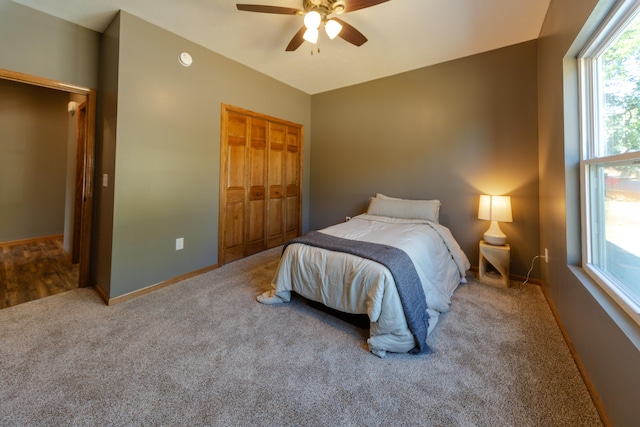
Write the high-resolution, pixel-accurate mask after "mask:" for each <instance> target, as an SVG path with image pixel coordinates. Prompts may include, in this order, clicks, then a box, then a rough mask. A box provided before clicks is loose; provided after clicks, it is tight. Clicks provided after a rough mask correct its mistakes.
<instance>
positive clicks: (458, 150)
mask: <svg viewBox="0 0 640 427" xmlns="http://www.w3.org/2000/svg"><path fill="white" fill-rule="evenodd" d="M312 123H313V125H314V126H313V132H312V139H313V156H312V158H311V171H312V172H311V228H312V229H317V228H321V227H325V226H327V225H330V224H333V223H336V222H340V221H343V220H344V218H345V216H347V215H349V216H352V215H356V214H358V213H361V212H363V211H365V210H366V207H367V204H368V198H369V197H370V196H373V195H374V194H375V193H376V192H382V193H385V194H388V195H391V196H398V197H405V198H427V199H439V200H441V201H442V208H441V213H440V222H441V223H442V224H444V225H446V226H447V227H449V228H450V229H451V231H452V233H453V235H454V236H455V238H456V239H457V240H458V242H459V243H460V245H461V247H462V249H463V250H464V252H465V253H466V254H467V256H468V257H469V260H470V261H471V263H472V265H476V266H477V265H478V241H479V240H480V239H482V234H483V233H484V231H485V230H486V229H487V228H488V227H489V223H488V221H481V220H479V219H478V218H477V215H478V201H479V195H480V194H482V193H491V194H508V195H510V196H511V197H512V208H513V218H514V222H513V223H501V225H500V226H501V228H502V229H503V231H504V232H505V233H506V235H507V236H508V241H509V242H510V243H511V245H512V251H513V252H512V263H511V270H512V273H514V274H517V275H521V276H524V275H526V273H527V270H528V269H529V265H530V263H531V260H532V258H533V257H534V256H535V255H538V254H539V247H538V244H539V236H538V151H537V150H538V145H537V77H536V42H535V41H530V42H526V43H522V44H518V45H515V46H511V47H507V48H504V49H499V50H494V51H491V52H486V53H482V54H479V55H474V56H470V57H467V58H463V59H459V60H456V61H451V62H447V63H443V64H438V65H434V66H431V67H427V68H422V69H418V70H414V71H410V72H407V73H403V74H400V75H396V76H392V77H388V78H384V79H380V80H375V81H372V82H368V83H363V84H359V85H356V86H351V87H348V88H344V89H339V90H335V91H331V92H326V93H323V94H319V95H314V96H313V97H312ZM533 277H539V274H538V270H537V266H536V270H535V271H534V272H533Z"/></svg>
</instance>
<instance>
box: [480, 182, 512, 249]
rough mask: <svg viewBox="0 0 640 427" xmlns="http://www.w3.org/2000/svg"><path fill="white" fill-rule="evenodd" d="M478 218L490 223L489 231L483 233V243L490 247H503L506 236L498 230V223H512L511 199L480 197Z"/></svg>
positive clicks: (485, 195) (507, 197) (484, 195)
mask: <svg viewBox="0 0 640 427" xmlns="http://www.w3.org/2000/svg"><path fill="white" fill-rule="evenodd" d="M478 218H480V219H486V220H489V221H491V225H490V226H489V229H487V231H485V233H484V240H485V242H487V243H489V244H490V245H504V244H505V243H507V236H506V235H505V234H504V233H503V232H502V230H501V229H500V225H498V221H503V222H511V221H513V218H512V215H511V197H509V196H490V195H487V194H483V195H481V196H480V206H479V207H478Z"/></svg>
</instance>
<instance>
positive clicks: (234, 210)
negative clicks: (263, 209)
mask: <svg viewBox="0 0 640 427" xmlns="http://www.w3.org/2000/svg"><path fill="white" fill-rule="evenodd" d="M247 129H248V120H247V118H246V117H245V116H242V115H238V114H229V116H228V120H227V144H226V147H225V148H226V150H225V152H224V153H223V154H225V157H224V159H223V162H224V163H223V172H224V226H223V230H224V237H223V245H224V260H223V262H230V261H233V260H236V259H239V258H242V257H243V256H244V253H245V231H244V230H245V222H246V218H245V216H246V213H247V212H246V210H245V205H246V203H245V199H246V196H245V194H246V192H247V188H246V184H245V182H246V179H245V174H246V170H247V168H246V156H247Z"/></svg>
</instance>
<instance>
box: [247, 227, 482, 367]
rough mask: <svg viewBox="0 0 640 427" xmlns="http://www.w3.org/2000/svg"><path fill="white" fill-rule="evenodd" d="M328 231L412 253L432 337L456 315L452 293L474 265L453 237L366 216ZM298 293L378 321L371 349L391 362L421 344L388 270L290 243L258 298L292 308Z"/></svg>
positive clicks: (352, 257) (439, 230)
mask: <svg viewBox="0 0 640 427" xmlns="http://www.w3.org/2000/svg"><path fill="white" fill-rule="evenodd" d="M320 231H321V232H322V233H326V234H330V235H333V236H337V237H342V238H346V239H353V240H363V241H368V242H374V243H382V244H386V245H390V246H395V247H397V248H400V249H402V250H403V251H404V252H406V253H407V254H408V255H409V256H410V257H411V259H412V260H413V263H414V265H415V268H416V271H417V273H418V275H419V277H420V280H421V282H422V287H423V289H424V294H425V297H426V300H427V308H428V312H429V315H430V319H429V332H431V330H433V327H434V326H435V324H436V322H437V320H438V316H439V314H440V313H443V312H446V311H448V310H449V305H450V304H451V295H452V293H453V291H454V290H455V289H456V287H457V286H458V284H459V283H461V282H464V281H465V279H464V278H465V272H466V271H467V270H468V269H469V266H470V264H469V260H468V259H467V257H466V255H465V254H464V253H463V252H462V250H461V249H460V246H459V245H458V243H457V242H456V241H455V239H454V238H453V236H452V235H451V233H450V231H449V230H448V229H447V228H446V227H444V226H442V225H439V224H436V223H434V222H430V221H426V220H406V219H397V218H389V217H381V216H375V215H367V214H363V215H359V216H357V217H354V218H353V219H352V220H351V221H348V222H344V223H340V224H337V225H334V226H331V227H328V228H325V229H323V230H320ZM291 291H294V292H296V293H298V294H299V295H302V296H303V297H305V298H308V299H311V300H313V301H317V302H320V303H322V304H324V305H326V306H328V307H331V308H334V309H336V310H340V311H343V312H346V313H355V314H367V315H368V316H369V319H370V321H371V329H370V338H369V339H368V340H367V343H368V345H369V350H370V351H371V352H373V353H374V354H376V355H378V356H380V357H384V356H385V354H386V352H387V351H392V352H399V353H404V352H407V351H409V350H411V349H412V348H413V347H414V346H415V343H414V338H413V336H412V334H411V332H410V331H409V329H408V327H407V321H406V319H405V316H404V312H403V309H402V305H401V303H400V298H399V296H398V292H397V290H396V288H395V283H394V280H393V277H392V275H391V273H390V272H389V270H388V269H387V268H386V267H384V266H382V265H381V264H378V263H376V262H374V261H370V260H367V259H363V258H360V257H357V256H355V255H350V254H345V253H340V252H333V251H328V250H325V249H320V248H316V247H313V246H307V245H302V244H297V243H293V244H290V245H289V246H288V247H287V248H286V250H285V252H284V254H283V256H282V259H281V261H280V265H279V266H278V270H277V271H276V274H275V277H274V279H273V281H272V289H271V290H270V291H267V292H265V293H264V294H262V295H260V296H258V301H260V302H262V303H265V304H275V303H281V302H288V301H290V299H291Z"/></svg>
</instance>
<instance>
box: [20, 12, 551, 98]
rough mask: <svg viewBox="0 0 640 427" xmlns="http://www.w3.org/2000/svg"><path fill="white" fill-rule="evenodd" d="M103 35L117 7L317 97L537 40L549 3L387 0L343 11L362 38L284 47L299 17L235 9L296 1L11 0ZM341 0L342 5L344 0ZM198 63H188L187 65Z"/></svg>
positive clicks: (325, 40)
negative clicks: (314, 46)
mask: <svg viewBox="0 0 640 427" xmlns="http://www.w3.org/2000/svg"><path fill="white" fill-rule="evenodd" d="M14 1H15V2H16V3H20V4H23V5H25V6H29V7H31V8H34V9H37V10H40V11H42V12H45V13H48V14H50V15H54V16H57V17H59V18H62V19H65V20H67V21H71V22H74V23H76V24H79V25H82V26H84V27H87V28H90V29H92V30H96V31H99V32H102V31H104V29H105V28H106V27H107V25H108V24H109V22H110V21H111V19H113V17H114V16H115V14H116V12H117V11H118V10H119V9H123V10H125V11H127V12H129V13H131V14H133V15H135V16H137V17H139V18H142V19H144V20H146V21H148V22H151V23H152V24H155V25H158V26H160V27H162V28H164V29H166V30H168V31H171V32H173V33H175V34H177V35H179V36H182V37H184V38H186V39H188V40H190V41H192V42H195V43H197V44H199V45H201V46H204V47H206V48H208V49H210V50H212V51H214V52H217V53H219V54H221V55H223V56H225V57H227V58H230V59H233V60H235V61H237V62H240V63H242V64H244V65H246V66H248V67H250V68H252V69H254V70H257V71H259V72H261V73H264V74H266V75H269V76H271V77H273V78H275V79H277V80H279V81H282V82H284V83H286V84H288V85H290V86H293V87H295V88H298V89H300V90H302V91H304V92H306V93H308V94H316V93H320V92H325V91H328V90H332V89H337V88H341V87H345V86H349V85H353V84H357V83H362V82H365V81H369V80H373V79H377V78H381V77H386V76H390V75H393V74H398V73H401V72H405V71H409V70H413V69H416V68H421V67H426V66H428V65H433V64H437V63H440V62H444V61H449V60H452V59H456V58H461V57H464V56H468V55H473V54H476V53H480V52H485V51H488V50H492V49H497V48H500V47H504V46H509V45H512V44H516V43H521V42H524V41H528V40H532V39H535V38H537V37H538V34H539V33H540V27H541V26H542V22H543V20H544V16H545V14H546V11H547V8H548V7H549V2H550V0H390V1H388V2H386V3H381V4H378V5H376V6H373V7H369V8H366V9H361V10H357V11H353V12H350V13H346V14H343V15H341V16H340V19H342V20H344V21H346V22H348V23H349V24H351V25H352V26H354V27H355V28H357V29H358V30H359V31H360V32H362V33H363V34H364V35H365V36H366V37H367V38H368V39H369V41H368V42H367V43H365V44H364V45H362V46H361V47H356V46H353V45H352V44H350V43H347V42H346V41H344V40H342V39H340V38H336V39H335V40H329V39H328V38H327V37H326V35H324V34H321V36H320V44H319V45H320V48H321V52H320V53H317V52H316V53H314V54H313V55H311V45H310V44H309V43H307V42H305V43H304V44H303V45H302V46H300V47H299V48H298V50H296V51H295V52H285V50H284V49H285V47H286V46H287V44H288V43H289V41H290V40H291V38H292V37H293V35H294V34H295V33H296V31H298V29H299V28H300V27H301V26H302V17H301V16H294V15H274V14H265V13H254V12H242V11H239V10H237V8H236V6H235V5H236V3H248V4H261V5H272V6H284V7H293V8H300V9H301V8H302V0H238V1H235V0H179V1H176V0H14ZM345 2H346V3H348V0H345ZM197 60H198V58H194V63H195V61H197Z"/></svg>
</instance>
